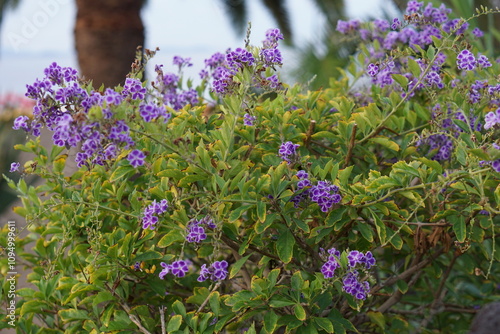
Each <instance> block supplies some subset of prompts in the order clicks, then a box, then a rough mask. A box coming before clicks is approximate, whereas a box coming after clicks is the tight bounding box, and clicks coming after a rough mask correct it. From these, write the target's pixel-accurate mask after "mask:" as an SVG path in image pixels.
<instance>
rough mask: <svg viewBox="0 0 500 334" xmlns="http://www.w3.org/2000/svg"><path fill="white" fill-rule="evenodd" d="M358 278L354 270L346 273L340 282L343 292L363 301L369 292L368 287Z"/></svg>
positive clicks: (367, 284) (366, 283)
mask: <svg viewBox="0 0 500 334" xmlns="http://www.w3.org/2000/svg"><path fill="white" fill-rule="evenodd" d="M358 278H359V273H358V272H357V271H356V270H354V271H351V272H348V273H347V275H345V276H344V279H343V280H342V283H343V290H344V291H345V292H347V293H348V294H350V295H352V296H353V297H354V298H356V299H360V300H364V299H366V296H367V294H368V292H369V291H370V285H369V283H368V282H366V281H364V282H360V281H359V280H358Z"/></svg>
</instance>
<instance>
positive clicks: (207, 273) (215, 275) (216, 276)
mask: <svg viewBox="0 0 500 334" xmlns="http://www.w3.org/2000/svg"><path fill="white" fill-rule="evenodd" d="M227 267H228V263H227V261H225V260H223V261H215V262H214V263H212V264H211V265H210V267H207V265H206V264H204V265H202V266H201V271H200V276H198V282H203V281H206V280H207V279H211V280H212V281H222V280H224V279H225V278H226V277H227V274H228V271H227Z"/></svg>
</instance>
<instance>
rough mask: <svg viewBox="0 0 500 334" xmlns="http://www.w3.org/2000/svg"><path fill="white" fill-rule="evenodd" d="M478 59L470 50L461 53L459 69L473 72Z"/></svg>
mask: <svg viewBox="0 0 500 334" xmlns="http://www.w3.org/2000/svg"><path fill="white" fill-rule="evenodd" d="M476 63H477V62H476V58H475V57H474V55H473V54H472V52H470V51H469V50H467V49H465V50H463V51H461V52H460V53H459V54H458V56H457V67H458V69H460V70H467V71H471V70H473V69H474V68H475V67H476Z"/></svg>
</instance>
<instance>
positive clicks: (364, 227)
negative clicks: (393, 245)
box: [356, 223, 373, 242]
mask: <svg viewBox="0 0 500 334" xmlns="http://www.w3.org/2000/svg"><path fill="white" fill-rule="evenodd" d="M356 227H357V229H358V231H359V232H361V235H362V236H363V238H365V239H366V241H368V242H373V231H372V228H371V227H370V225H368V224H366V223H357V224H356Z"/></svg>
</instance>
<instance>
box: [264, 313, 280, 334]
mask: <svg viewBox="0 0 500 334" xmlns="http://www.w3.org/2000/svg"><path fill="white" fill-rule="evenodd" d="M278 318H279V317H278V315H277V314H276V313H274V311H273V310H268V311H267V312H266V313H265V314H264V330H265V331H266V333H274V330H275V329H276V324H277V323H278Z"/></svg>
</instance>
